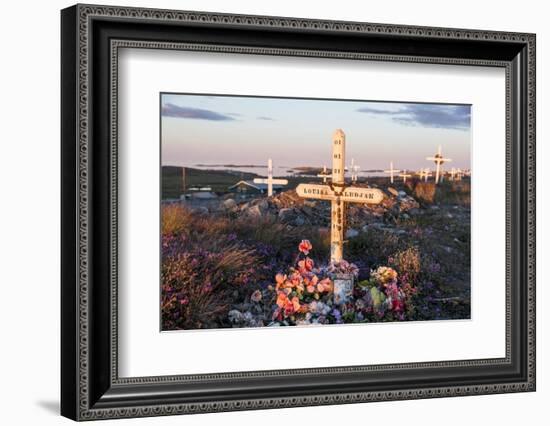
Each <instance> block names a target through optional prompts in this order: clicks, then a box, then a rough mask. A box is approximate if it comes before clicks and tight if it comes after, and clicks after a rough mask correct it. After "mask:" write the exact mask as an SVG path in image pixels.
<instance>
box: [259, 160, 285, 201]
mask: <svg viewBox="0 0 550 426" xmlns="http://www.w3.org/2000/svg"><path fill="white" fill-rule="evenodd" d="M254 183H267V196H268V197H271V196H272V195H273V184H278V185H287V184H288V180H286V179H273V161H271V158H270V159H268V160H267V179H263V178H255V179H254Z"/></svg>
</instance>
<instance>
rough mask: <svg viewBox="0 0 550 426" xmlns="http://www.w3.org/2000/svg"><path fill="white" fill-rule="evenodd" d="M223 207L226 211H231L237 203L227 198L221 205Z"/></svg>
mask: <svg viewBox="0 0 550 426" xmlns="http://www.w3.org/2000/svg"><path fill="white" fill-rule="evenodd" d="M222 205H223V207H224V208H225V209H227V210H233V209H234V208H235V207H237V202H236V201H235V200H234V199H233V198H228V199H227V200H225V201H224V202H223V203H222Z"/></svg>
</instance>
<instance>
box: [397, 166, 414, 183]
mask: <svg viewBox="0 0 550 426" xmlns="http://www.w3.org/2000/svg"><path fill="white" fill-rule="evenodd" d="M411 176H412V175H410V174H408V173H407V169H405V170H403V173H400V174H399V177H402V178H403V183H407V178H409V177H411Z"/></svg>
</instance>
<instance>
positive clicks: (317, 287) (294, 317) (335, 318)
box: [235, 240, 416, 326]
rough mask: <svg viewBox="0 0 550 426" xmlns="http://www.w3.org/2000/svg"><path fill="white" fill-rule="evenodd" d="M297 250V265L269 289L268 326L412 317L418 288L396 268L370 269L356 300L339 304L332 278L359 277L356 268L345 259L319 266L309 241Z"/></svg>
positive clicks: (278, 277)
mask: <svg viewBox="0 0 550 426" xmlns="http://www.w3.org/2000/svg"><path fill="white" fill-rule="evenodd" d="M298 250H299V254H298V257H297V259H296V262H295V266H292V267H290V268H289V270H288V272H287V273H286V274H283V273H278V274H277V275H276V276H275V283H274V285H270V286H269V287H268V290H269V291H272V292H273V293H274V297H273V300H274V301H275V303H274V305H273V307H272V314H271V320H272V321H271V323H269V324H268V325H270V326H280V325H308V324H343V323H357V322H375V321H395V320H405V319H407V318H409V317H410V315H412V312H413V306H412V303H411V298H412V296H413V295H414V293H415V292H416V289H415V288H414V287H413V286H412V285H411V284H409V283H408V282H405V280H404V279H400V278H399V277H398V274H397V272H396V271H395V270H394V269H392V268H390V267H387V266H381V267H378V268H377V269H375V270H372V271H371V274H370V278H369V279H368V280H365V281H361V282H360V283H359V285H357V286H355V288H354V292H353V297H352V298H351V299H350V300H349V301H348V302H346V303H344V304H341V305H336V304H335V303H334V300H333V291H334V283H333V281H332V278H331V277H332V276H335V275H338V274H348V275H349V274H351V275H353V276H354V277H355V278H357V277H358V272H359V271H358V268H357V266H356V265H354V264H353V263H350V262H347V261H345V260H342V261H341V262H337V263H335V262H333V263H330V264H329V265H327V266H325V267H316V266H315V264H314V262H313V260H312V259H311V258H309V256H308V255H309V252H310V251H311V250H312V246H311V243H310V242H309V241H307V240H303V241H302V242H301V243H300V245H299V247H298ZM260 298H261V293H260V295H258V294H256V299H260ZM252 299H253V298H252V297H251V300H252ZM258 301H259V300H258ZM246 314H247V313H244V314H242V315H246ZM235 315H238V314H235Z"/></svg>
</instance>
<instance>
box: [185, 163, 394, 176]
mask: <svg viewBox="0 0 550 426" xmlns="http://www.w3.org/2000/svg"><path fill="white" fill-rule="evenodd" d="M188 167H190V168H193V169H199V170H220V171H222V170H223V171H226V172H232V173H241V172H242V173H255V174H257V175H259V176H267V165H266V166H264V167H260V166H253V167H242V166H238V165H236V166H234V167H226V166H224V165H206V164H201V165H190V166H188ZM327 172H328V173H330V169H327ZM298 174H299V173H297V171H295V170H292V166H274V167H273V176H280V177H282V176H286V177H292V176H296V175H298ZM348 175H349V172H348ZM301 176H307V175H304V174H301ZM312 176H313V175H312ZM359 176H363V177H379V176H388V175H387V174H386V173H383V172H361V171H359Z"/></svg>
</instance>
